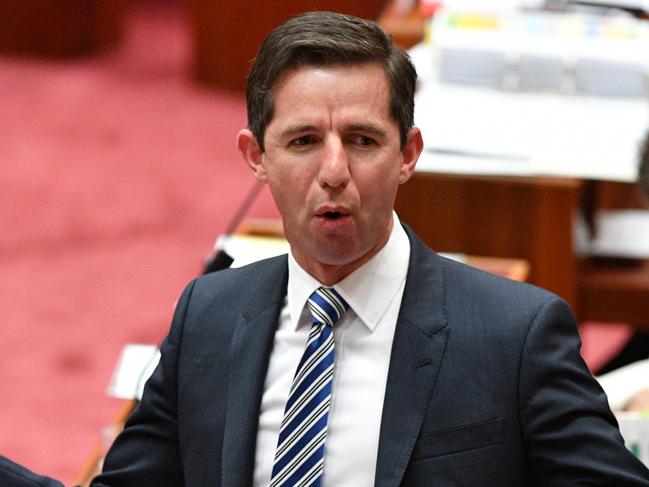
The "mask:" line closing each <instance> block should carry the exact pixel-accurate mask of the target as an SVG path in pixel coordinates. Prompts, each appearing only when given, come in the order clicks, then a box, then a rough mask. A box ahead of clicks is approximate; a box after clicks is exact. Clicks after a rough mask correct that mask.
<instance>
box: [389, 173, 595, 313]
mask: <svg viewBox="0 0 649 487" xmlns="http://www.w3.org/2000/svg"><path fill="white" fill-rule="evenodd" d="M582 186H583V184H582V182H581V181H579V180H574V179H563V178H533V177H520V178H519V177H492V176H468V175H447V174H432V173H419V172H418V173H415V175H414V176H413V177H412V179H411V180H410V181H409V182H408V183H406V184H405V185H403V186H401V187H400V189H399V192H398V193H397V201H396V210H397V213H398V214H399V217H400V218H401V219H402V221H403V222H404V223H407V224H408V225H410V226H411V227H412V228H413V230H414V231H415V232H416V233H417V235H419V237H420V238H422V239H423V240H424V242H426V243H427V244H428V245H429V246H430V247H431V248H432V249H434V250H436V251H440V252H462V253H466V254H472V255H489V256H494V257H508V258H519V259H524V260H526V261H528V262H529V264H530V276H529V281H530V282H532V283H534V284H537V285H539V286H541V287H545V288H547V289H550V290H551V291H553V292H555V293H557V294H559V295H560V296H562V297H563V298H564V299H566V300H567V301H568V302H569V303H570V304H571V305H572V306H576V304H577V260H576V257H575V255H574V252H573V221H574V218H575V216H576V214H577V212H578V211H579V208H580V198H581V190H582Z"/></svg>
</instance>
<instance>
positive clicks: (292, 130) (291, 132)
mask: <svg viewBox="0 0 649 487" xmlns="http://www.w3.org/2000/svg"><path fill="white" fill-rule="evenodd" d="M315 130H317V129H316V126H315V125H309V124H304V125H292V126H288V127H286V128H285V129H284V130H282V131H281V132H280V134H279V136H280V137H281V138H286V137H293V136H295V135H298V134H303V133H305V132H314V131H315Z"/></svg>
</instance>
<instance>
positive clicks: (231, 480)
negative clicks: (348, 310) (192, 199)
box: [214, 255, 288, 487]
mask: <svg viewBox="0 0 649 487" xmlns="http://www.w3.org/2000/svg"><path fill="white" fill-rule="evenodd" d="M266 262H267V264H266V266H267V267H266V268H263V269H260V271H259V273H258V274H259V277H260V281H258V282H251V283H250V287H251V288H252V289H249V290H248V291H249V295H250V296H251V300H250V302H249V304H248V306H247V307H245V309H242V311H241V316H240V318H239V321H238V323H237V326H236V327H235V330H234V334H233V337H232V342H231V344H230V351H229V354H230V356H229V360H228V363H229V364H230V365H231V366H230V371H229V377H228V390H227V408H226V417H225V424H224V432H223V451H222V455H221V482H220V485H227V486H228V487H250V486H251V485H252V480H253V472H254V467H255V443H256V440H257V425H258V420H259V408H260V405H261V397H262V394H263V391H264V381H265V378H266V370H267V369H268V362H269V359H270V352H271V350H272V348H273V339H274V337H275V330H276V329H277V322H278V319H279V313H280V311H281V309H282V305H283V303H284V298H285V296H286V284H287V280H288V268H287V259H286V256H285V255H284V256H282V257H278V258H275V259H270V260H268V261H266ZM217 484H219V482H216V483H215V484H214V485H217Z"/></svg>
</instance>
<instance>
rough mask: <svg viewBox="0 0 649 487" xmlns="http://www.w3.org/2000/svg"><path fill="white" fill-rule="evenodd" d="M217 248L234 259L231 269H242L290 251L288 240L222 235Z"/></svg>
mask: <svg viewBox="0 0 649 487" xmlns="http://www.w3.org/2000/svg"><path fill="white" fill-rule="evenodd" d="M217 246H218V248H220V249H221V250H224V251H225V252H226V253H227V254H228V255H229V256H230V257H232V258H233V259H234V262H233V263H232V265H231V266H230V267H241V266H244V265H247V264H251V263H252V262H257V261H259V260H262V259H267V258H269V257H275V256H276V255H282V254H286V253H288V251H289V249H290V247H289V244H288V242H287V241H286V239H283V238H277V237H258V236H252V235H222V236H221V237H219V240H218V241H217Z"/></svg>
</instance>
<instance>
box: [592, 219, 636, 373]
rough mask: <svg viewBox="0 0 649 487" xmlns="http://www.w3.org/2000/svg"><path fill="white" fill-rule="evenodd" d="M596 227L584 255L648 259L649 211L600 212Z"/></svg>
mask: <svg viewBox="0 0 649 487" xmlns="http://www.w3.org/2000/svg"><path fill="white" fill-rule="evenodd" d="M595 228H596V229H597V233H596V235H595V237H594V238H593V239H592V240H590V241H587V242H585V244H584V245H583V248H582V249H580V250H581V252H580V253H581V254H582V255H593V256H601V257H623V258H630V259H649V210H610V211H601V212H599V213H597V214H596V215H595ZM648 376H649V374H648Z"/></svg>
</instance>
